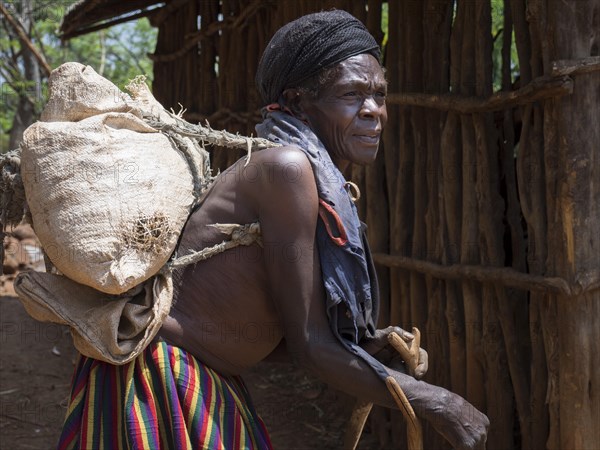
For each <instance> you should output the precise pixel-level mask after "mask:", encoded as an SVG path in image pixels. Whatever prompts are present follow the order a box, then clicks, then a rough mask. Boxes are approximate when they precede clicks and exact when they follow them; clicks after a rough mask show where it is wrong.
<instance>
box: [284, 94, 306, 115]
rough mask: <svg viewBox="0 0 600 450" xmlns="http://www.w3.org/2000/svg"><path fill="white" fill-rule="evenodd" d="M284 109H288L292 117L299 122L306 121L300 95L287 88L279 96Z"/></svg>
mask: <svg viewBox="0 0 600 450" xmlns="http://www.w3.org/2000/svg"><path fill="white" fill-rule="evenodd" d="M281 99H282V101H283V106H284V108H286V109H288V110H289V111H290V112H291V113H292V115H293V116H294V117H295V118H296V119H299V120H306V114H305V113H304V110H303V108H302V102H301V99H302V95H301V94H300V92H299V91H298V89H295V88H289V89H286V90H284V91H283V93H282V94H281Z"/></svg>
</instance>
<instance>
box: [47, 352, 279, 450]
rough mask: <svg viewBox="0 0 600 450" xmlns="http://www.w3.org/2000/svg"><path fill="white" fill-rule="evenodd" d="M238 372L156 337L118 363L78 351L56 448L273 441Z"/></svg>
mask: <svg viewBox="0 0 600 450" xmlns="http://www.w3.org/2000/svg"><path fill="white" fill-rule="evenodd" d="M271 448H272V447H271V443H270V440H269V436H268V434H267V431H266V429H265V426H264V424H263V422H262V420H261V419H260V418H259V417H258V414H257V413H256V411H255V410H254V407H253V406H252V401H251V399H250V396H249V394H248V392H247V390H246V387H245V386H244V384H243V382H242V380H241V379H240V378H239V377H223V376H221V375H219V374H217V373H216V372H215V371H214V370H212V369H210V368H209V367H207V366H205V365H204V364H202V363H201V362H199V361H198V360H197V359H196V358H194V357H193V356H192V355H190V354H189V353H187V352H186V351H184V350H182V349H180V348H178V347H174V346H171V345H169V344H167V343H166V342H162V341H159V342H153V343H151V344H150V345H149V346H148V348H146V350H145V351H144V353H143V354H141V355H140V356H138V357H137V358H136V359H135V360H133V361H132V362H130V363H128V364H125V365H122V366H115V365H112V364H108V363H105V362H102V361H98V360H95V359H91V358H87V357H85V356H80V357H79V361H78V364H77V367H76V369H75V374H74V376H73V382H72V389H71V396H70V400H69V407H68V410H67V416H66V418H65V422H64V425H63V430H62V434H61V437H60V441H59V444H58V449H59V450H67V449H69V450H71V449H73V450H74V449H79V450H104V449H106V450H109V449H110V450H125V449H131V450H159V449H163V450H167V449H168V450H184V449H185V450H198V449H210V450H230V449H232V450H233V449H257V450H263V449H271Z"/></svg>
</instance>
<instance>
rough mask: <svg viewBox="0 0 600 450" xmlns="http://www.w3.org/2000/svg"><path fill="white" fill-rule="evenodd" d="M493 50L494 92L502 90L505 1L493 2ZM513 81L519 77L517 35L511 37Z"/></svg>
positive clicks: (493, 0) (496, 0)
mask: <svg viewBox="0 0 600 450" xmlns="http://www.w3.org/2000/svg"><path fill="white" fill-rule="evenodd" d="M492 38H493V39H494V47H493V49H492V66H493V87H494V91H499V90H500V89H501V88H502V40H503V39H504V0H492ZM510 67H511V81H512V82H513V83H514V81H515V79H516V77H517V76H518V75H519V57H518V55H517V47H516V44H515V34H514V32H513V33H512V36H511V49H510Z"/></svg>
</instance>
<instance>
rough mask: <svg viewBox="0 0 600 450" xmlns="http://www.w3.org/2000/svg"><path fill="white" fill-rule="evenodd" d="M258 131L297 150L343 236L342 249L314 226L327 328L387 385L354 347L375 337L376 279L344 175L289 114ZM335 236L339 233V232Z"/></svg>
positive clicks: (275, 114) (377, 366)
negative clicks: (339, 224)
mask: <svg viewBox="0 0 600 450" xmlns="http://www.w3.org/2000/svg"><path fill="white" fill-rule="evenodd" d="M256 130H257V132H258V135H259V136H260V137H264V138H267V139H270V140H272V141H274V142H277V143H280V144H291V145H295V146H297V147H299V148H300V149H302V150H303V151H304V153H305V154H306V156H307V157H308V159H309V161H310V164H311V166H312V169H313V172H314V175H315V179H316V183H317V192H318V194H319V198H320V199H321V200H322V201H324V202H325V203H326V204H327V205H328V206H327V208H330V209H333V210H334V211H335V214H337V216H338V217H339V219H340V221H341V224H342V228H343V229H344V231H345V235H346V242H344V243H343V244H342V243H341V242H340V240H336V239H333V238H332V236H331V235H330V233H329V232H328V230H327V226H326V224H325V222H324V220H325V219H324V218H323V217H320V218H319V220H318V222H317V234H316V240H317V249H318V252H319V259H320V262H321V271H322V276H323V283H324V287H325V293H326V297H327V300H326V301H327V303H326V310H327V315H328V319H329V324H330V326H331V330H332V331H333V333H334V334H335V336H336V337H337V338H338V339H339V340H340V342H341V343H342V344H343V345H344V346H345V347H346V348H347V349H348V350H349V351H351V352H352V353H353V354H355V355H356V356H358V357H360V358H361V359H363V360H364V361H365V362H366V363H367V364H369V366H370V367H371V368H372V369H373V370H374V371H375V372H376V373H377V375H378V376H379V377H381V378H382V379H383V380H385V379H386V378H387V377H388V375H389V374H388V372H387V369H386V368H385V366H384V365H383V364H381V363H380V362H379V361H378V360H377V359H375V358H373V357H372V356H371V355H369V354H368V353H367V352H366V351H364V350H363V349H362V348H361V347H360V346H359V345H358V344H359V343H360V342H361V341H362V340H363V339H364V338H369V337H372V336H373V334H374V333H375V328H376V323H377V315H378V313H379V305H378V295H377V294H378V293H377V280H376V278H375V271H374V270H373V266H372V261H371V255H370V253H369V249H368V247H367V245H366V240H365V239H364V238H363V237H364V228H363V226H362V224H361V222H360V220H359V218H358V212H357V210H356V207H355V206H354V203H353V202H352V200H351V199H350V195H349V193H348V191H347V190H346V189H347V188H346V180H345V178H344V176H343V175H342V173H341V172H340V171H339V169H338V168H337V167H336V166H335V165H334V164H333V162H332V161H331V157H330V156H329V153H328V152H327V150H326V149H325V147H324V146H323V144H322V143H321V141H320V140H319V139H318V138H317V136H316V135H315V134H314V133H313V131H312V130H311V129H310V128H309V127H308V126H307V125H305V124H304V123H302V122H301V121H299V120H298V119H296V118H294V117H292V116H291V115H289V114H287V113H284V112H280V111H272V112H268V113H266V117H265V119H264V121H263V122H262V123H260V124H258V125H257V126H256ZM325 217H326V218H327V220H329V219H332V218H333V216H332V215H331V213H329V216H327V215H325ZM331 225H332V224H329V226H330V228H331V227H332V226H331ZM337 231H339V232H340V234H342V233H341V231H342V230H337ZM334 237H337V236H334ZM336 241H337V242H336Z"/></svg>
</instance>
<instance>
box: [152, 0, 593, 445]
mask: <svg viewBox="0 0 600 450" xmlns="http://www.w3.org/2000/svg"><path fill="white" fill-rule="evenodd" d="M492 3H493V4H494V6H495V7H496V8H498V9H497V10H496V9H494V10H492ZM330 7H336V8H341V9H345V10H347V11H349V12H351V13H353V14H354V15H355V16H357V17H358V18H359V19H361V20H363V21H364V23H365V24H366V25H367V26H368V28H369V29H370V30H371V32H372V33H373V35H374V36H375V37H376V38H377V39H378V40H380V41H381V40H382V39H383V33H382V31H381V19H382V8H383V7H386V8H388V20H389V35H388V39H387V43H386V47H385V61H384V62H385V66H386V68H387V77H388V79H389V82H390V89H389V90H390V95H389V99H388V105H389V106H388V110H389V123H388V126H387V129H386V130H385V137H384V145H383V148H382V150H381V153H382V154H381V155H380V157H379V158H378V161H377V162H376V163H375V164H374V165H372V166H370V167H367V168H361V167H353V168H352V170H351V173H350V174H349V175H351V177H352V179H353V180H354V181H355V182H357V183H358V184H359V185H360V186H361V190H362V191H363V196H362V198H361V200H360V205H359V209H360V211H361V214H362V215H363V216H364V218H365V219H366V221H367V223H369V226H370V228H369V239H370V240H371V243H372V247H373V249H374V251H375V261H376V262H377V263H378V265H379V275H380V282H381V287H382V293H383V298H384V300H385V303H384V308H383V312H382V318H381V324H382V325H383V324H388V323H396V324H401V325H402V326H404V327H406V328H409V329H410V327H412V326H417V327H419V328H420V329H421V330H422V332H423V344H424V346H425V347H426V348H427V350H428V352H429V355H430V373H429V375H428V378H427V379H428V381H430V382H433V383H436V384H440V385H443V386H446V387H448V388H450V389H451V390H453V391H454V392H457V393H459V394H461V395H463V396H465V397H466V398H467V399H468V400H469V401H470V402H472V403H473V404H474V405H475V406H477V407H478V408H480V409H481V410H483V411H485V412H486V413H487V414H488V416H489V417H490V420H491V424H492V427H491V432H490V436H489V441H488V447H487V448H488V449H490V450H495V449H498V450H509V449H520V448H522V449H534V450H537V449H543V448H548V449H565V450H566V449H568V450H571V449H586V450H592V449H597V446H598V443H599V442H600V380H599V378H600V290H599V288H600V276H599V272H600V237H599V235H600V232H599V230H600V127H599V126H598V124H599V123H600V88H599V86H600V72H599V71H598V69H599V68H600V57H599V56H598V55H599V41H600V26H599V20H600V19H599V17H600V4H599V1H598V0H580V1H577V2H550V1H542V0H529V1H525V0H504V2H495V1H494V2H490V1H483V0H482V1H472V0H458V1H456V2H455V1H452V0H423V1H421V0H405V1H390V2H382V1H380V0H369V1H356V0H354V1H350V0H347V1H342V0H338V1H319V2H317V1H308V0H298V1H292V0H284V1H277V2H275V1H264V0H262V1H259V0H252V1H250V0H222V1H219V0H203V1H178V0H173V1H171V2H169V3H168V4H167V6H165V7H164V8H162V9H160V10H159V11H158V12H157V13H155V14H153V15H152V16H151V20H152V23H153V24H154V25H155V26H157V27H158V28H159V37H158V44H157V47H156V51H155V53H154V55H152V58H153V59H154V61H155V81H154V90H155V94H156V96H157V98H158V99H159V100H160V101H161V102H162V103H163V104H165V105H168V106H171V107H173V108H175V109H177V108H178V103H182V104H185V105H186V107H187V108H188V112H187V118H188V119H190V120H204V119H208V120H209V121H210V123H211V125H212V126H213V127H215V128H221V127H222V128H227V129H228V130H230V131H239V132H241V133H244V134H250V133H252V132H253V127H254V124H255V123H256V122H257V121H258V120H259V119H260V113H259V108H260V106H261V105H260V102H259V97H258V94H257V92H256V90H255V88H254V73H255V70H256V67H257V64H258V59H259V56H260V54H261V52H262V49H263V48H264V47H265V45H266V43H267V42H268V40H269V38H270V37H271V35H272V34H273V33H274V31H275V30H276V29H278V28H279V27H280V26H281V25H283V24H284V23H286V22H288V21H290V20H292V19H294V18H296V17H298V16H300V15H303V14H306V13H309V12H314V11H318V10H321V9H328V8H330ZM493 13H494V14H502V20H503V31H502V33H499V34H498V35H497V38H498V39H502V43H501V49H502V50H501V57H500V58H497V59H493V58H492V47H493V44H494V42H493V39H494V36H492V32H491V24H492V14H493ZM513 33H514V44H513ZM511 45H516V50H517V54H518V67H519V74H518V75H519V76H518V78H516V77H515V76H514V74H513V71H514V68H513V67H512V64H514V61H512V62H511ZM493 61H499V63H500V64H501V67H500V68H499V69H500V73H501V80H499V84H500V86H501V87H500V90H499V91H498V92H493V69H494V66H493ZM238 156H239V155H232V154H231V153H225V152H224V151H220V150H218V149H217V150H215V151H214V152H213V162H214V163H215V165H216V166H218V167H224V166H226V165H228V164H230V163H231V162H232V161H233V160H235V159H237V157H238ZM465 414H468V412H465ZM401 420H402V419H401V417H400V415H399V413H398V414H395V413H390V412H388V411H384V410H382V409H379V410H375V411H374V412H373V413H372V417H371V426H372V427H373V429H374V430H375V432H377V433H378V435H379V437H380V442H381V445H382V447H388V448H389V447H394V448H402V445H403V442H405V441H404V438H403V436H402V432H403V431H402V430H403V428H404V427H403V426H394V427H391V428H390V427H389V422H390V421H392V423H396V424H399V423H400V422H401ZM426 436H427V439H429V441H426V445H425V446H426V448H444V444H443V443H442V442H441V441H440V440H439V439H438V438H435V437H432V436H433V433H426Z"/></svg>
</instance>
